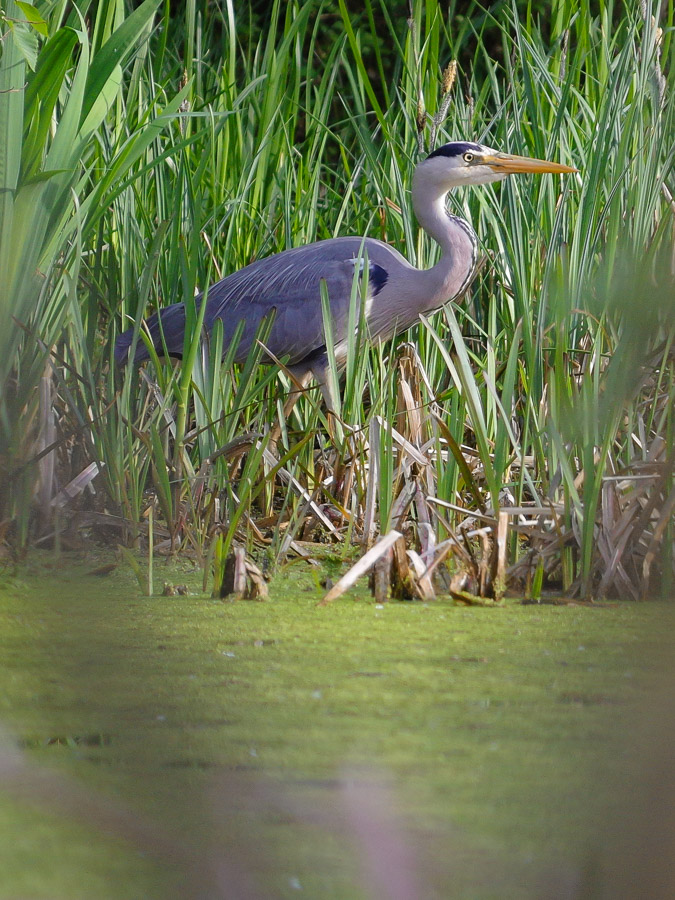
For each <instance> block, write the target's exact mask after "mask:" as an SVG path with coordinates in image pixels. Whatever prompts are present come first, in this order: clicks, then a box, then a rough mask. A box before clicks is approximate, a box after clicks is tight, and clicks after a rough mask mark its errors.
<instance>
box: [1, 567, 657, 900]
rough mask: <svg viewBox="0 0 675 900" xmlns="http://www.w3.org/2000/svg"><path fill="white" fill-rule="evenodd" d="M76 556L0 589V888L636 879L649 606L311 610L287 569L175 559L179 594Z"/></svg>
mask: <svg viewBox="0 0 675 900" xmlns="http://www.w3.org/2000/svg"><path fill="white" fill-rule="evenodd" d="M95 565H96V564H95V563H94V562H92V561H91V560H89V561H86V560H84V561H80V560H77V559H68V558H66V559H61V560H59V561H53V560H51V558H50V557H46V561H44V560H41V559H40V558H37V557H36V558H34V559H33V560H31V563H30V564H29V565H28V566H27V567H26V568H25V570H23V571H22V573H21V574H20V575H19V576H16V577H12V578H9V577H6V578H5V580H4V583H3V584H2V586H0V722H1V723H2V727H3V729H4V733H3V735H2V740H1V741H0V775H1V776H2V781H1V788H2V789H1V790H0V897H1V898H7V900H9V898H12V900H14V898H23V897H31V898H51V900H60V898H69V900H70V898H100V900H105V898H111V900H112V898H114V900H126V898H168V897H180V898H191V897H199V898H221V897H223V898H225V897H227V898H235V900H246V898H277V897H279V898H286V897H303V896H304V897H308V898H336V900H342V898H349V900H351V898H393V900H398V898H400V900H404V898H405V900H416V898H419V900H425V898H467V900H481V898H493V897H494V898H510V897H513V898H535V897H536V898H539V897H547V898H548V897H551V898H558V897H561V898H562V897H582V896H583V897H596V896H597V897H599V896H612V897H615V896H620V895H621V890H617V884H619V885H620V886H621V885H624V886H626V891H628V892H627V893H625V894H624V896H627V897H628V896H632V895H631V893H630V892H629V891H630V889H629V888H628V887H627V885H628V884H629V879H630V878H631V877H634V876H635V877H637V875H635V873H638V874H639V877H640V879H641V882H640V883H641V884H643V885H644V884H645V883H646V882H645V878H647V877H652V874H653V873H652V869H653V868H654V867H653V866H651V856H652V855H653V854H657V849H658V848H657V847H656V844H655V843H654V839H653V836H652V835H651V833H649V828H648V827H646V828H643V819H644V820H649V819H650V818H652V819H653V818H654V816H657V817H658V815H659V812H658V805H659V802H661V799H662V798H661V797H660V796H659V794H660V790H659V791H656V792H654V789H653V785H652V782H653V781H654V778H655V775H654V773H655V772H659V773H660V768H659V767H660V765H661V762H662V760H661V758H660V754H661V750H660V749H659V748H660V746H661V744H665V745H666V746H668V742H669V740H670V739H669V737H668V735H667V733H666V729H664V728H662V727H661V724H662V723H664V722H666V720H667V719H668V715H667V714H666V712H660V711H659V710H658V709H656V712H654V708H655V707H657V706H658V703H662V702H665V703H668V702H669V701H667V700H666V701H663V700H658V701H657V700H656V699H655V698H656V697H660V696H661V691H662V687H663V682H664V678H665V677H666V676H665V674H664V658H665V656H666V655H667V652H668V650H669V644H670V639H671V634H672V627H671V626H672V620H673V615H672V610H671V608H670V606H669V605H667V604H660V603H646V604H629V603H617V604H607V605H594V606H591V605H579V606H523V605H520V604H518V603H517V602H515V601H511V602H508V603H507V604H506V605H505V606H504V607H503V608H498V609H478V608H461V607H457V606H453V605H452V603H451V602H450V601H443V600H440V601H438V602H436V603H434V604H433V605H431V604H429V605H425V604H421V603H397V602H392V603H389V604H386V605H380V606H378V605H376V604H375V603H374V602H373V601H372V600H370V599H368V598H367V597H366V596H365V594H363V593H361V594H353V595H351V597H347V598H343V599H341V600H339V601H337V602H335V603H334V604H333V605H331V606H328V607H326V608H317V606H316V602H317V600H318V599H319V598H320V589H319V588H318V587H317V585H316V581H315V579H313V578H312V577H311V575H310V574H309V573H307V572H305V571H303V570H302V569H301V568H299V567H298V566H297V565H295V566H291V567H289V568H288V569H287V570H286V572H285V573H282V575H281V576H280V577H279V578H277V580H276V581H275V582H274V583H273V585H272V591H271V593H272V599H270V600H269V601H267V602H264V603H261V602H245V601H240V602H237V603H224V602H222V601H216V600H212V599H210V598H209V597H207V596H205V595H203V594H200V593H198V592H197V588H196V585H197V583H198V580H199V579H198V577H197V576H194V577H192V578H191V577H190V575H189V573H188V574H186V573H184V572H176V571H175V570H174V571H172V572H171V574H170V575H169V576H167V578H168V580H171V581H173V582H175V581H177V580H182V581H187V582H188V583H189V584H190V585H191V586H192V589H193V593H191V594H190V595H188V596H173V597H160V596H156V597H152V598H147V597H141V596H140V595H139V591H138V587H137V586H136V585H135V584H134V582H133V581H132V579H131V578H130V577H128V576H127V575H126V574H125V573H123V572H119V571H115V572H113V573H111V574H109V575H106V576H97V575H93V574H89V573H90V572H91V570H92V569H94V568H95ZM158 577H159V578H161V577H162V571H161V569H160V572H159V573H158ZM355 597H358V598H359V599H358V602H355V599H354V598H355ZM671 708H672V707H671ZM654 723H656V724H654ZM659 777H661V775H660V774H659ZM667 790H668V786H667V785H665V787H663V791H664V792H665V794H667ZM671 799H672V797H671V798H668V802H669V803H670V800H671ZM671 805H672V804H671ZM645 808H646V809H647V812H648V814H646V813H645V812H644V809H645ZM657 830H658V832H659V834H660V833H662V831H663V829H661V828H660V827H659V828H658V829H657ZM666 830H667V829H666ZM636 834H639V839H636V837H635V835H636ZM657 843H658V842H657ZM645 847H648V848H651V849H647V850H645ZM626 848H628V849H626ZM657 855H658V854H657ZM617 861H618V862H617ZM657 868H658V866H657ZM619 870H620V871H621V872H622V873H623V874H622V875H621V877H620V878H618V879H617V871H619ZM645 872H649V873H650V874H649V875H648V876H647V875H645ZM653 877H654V878H655V879H656V878H657V877H660V876H658V873H657V874H656V875H653ZM640 896H659V895H658V894H656V893H655V894H653V895H650V894H647V893H645V894H640ZM664 896H665V895H664Z"/></svg>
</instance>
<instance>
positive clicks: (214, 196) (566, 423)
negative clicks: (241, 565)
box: [0, 0, 675, 598]
mask: <svg viewBox="0 0 675 900" xmlns="http://www.w3.org/2000/svg"><path fill="white" fill-rule="evenodd" d="M132 6H133V5H131V4H128V5H125V4H123V3H118V2H106V0H101V2H98V3H88V2H86V3H78V4H76V5H74V6H73V5H71V4H68V3H65V2H55V3H49V4H47V3H36V4H35V5H34V6H30V5H29V4H27V3H21V4H17V3H14V2H8V3H6V4H5V5H4V9H3V19H2V26H1V27H2V57H1V59H0V125H1V126H2V127H1V128H0V156H1V159H2V172H3V178H4V179H5V183H4V187H3V192H2V197H1V203H2V219H1V222H0V261H1V266H2V272H3V277H2V286H1V290H2V295H1V296H2V300H1V304H0V313H1V315H2V320H3V331H2V335H1V336H0V360H1V362H0V404H1V409H0V429H1V430H2V440H1V443H0V466H1V467H2V478H1V486H0V529H1V532H0V539H2V541H3V543H4V544H5V546H6V547H10V548H12V550H11V552H12V553H14V554H16V553H21V552H22V549H23V548H25V547H26V546H28V545H30V544H35V543H38V544H40V543H41V544H42V545H48V546H49V545H52V544H53V543H54V542H56V543H57V544H58V543H59V542H61V543H62V544H63V545H64V546H67V545H69V543H70V544H71V545H72V542H73V541H75V542H77V541H87V540H97V539H99V540H100V539H103V540H105V541H106V542H107V543H110V542H113V543H114V544H118V543H119V544H121V545H124V546H127V547H128V546H135V547H137V548H141V549H143V550H145V548H146V547H147V541H148V537H149V529H150V525H149V523H151V526H152V530H153V537H154V544H155V548H156V549H157V548H159V550H160V551H161V550H162V549H164V550H166V549H169V550H170V551H171V552H178V553H189V554H191V555H192V556H194V557H196V558H197V559H198V560H199V561H200V564H201V565H202V566H203V567H204V570H205V572H206V573H207V575H208V576H209V577H210V573H211V570H212V568H213V561H214V559H216V560H218V559H224V558H226V557H227V556H228V554H229V553H230V551H231V549H232V546H233V545H234V544H236V543H239V544H241V545H243V546H245V548H246V550H247V553H248V554H249V555H252V556H254V557H257V558H258V560H259V561H260V560H262V559H263V558H264V563H265V566H266V567H269V568H271V569H274V568H275V567H276V566H278V565H279V564H282V563H283V562H284V561H285V560H287V559H288V558H289V556H291V557H292V556H293V555H294V553H295V552H296V550H297V548H298V541H299V540H303V539H304V540H305V541H309V542H312V541H319V540H321V541H324V540H327V541H333V542H336V543H343V544H347V545H351V544H354V543H355V544H356V545H357V546H360V547H362V548H363V549H364V550H365V549H367V548H368V547H369V546H370V545H371V544H372V543H373V542H375V541H377V540H378V537H379V536H383V535H386V534H387V533H388V532H390V531H391V530H392V529H394V528H395V529H397V530H398V531H399V532H400V533H401V534H403V535H404V539H405V544H406V547H407V549H408V550H410V551H411V552H412V553H413V554H414V555H415V556H414V557H413V563H416V564H417V568H415V565H412V572H413V575H412V576H411V577H412V579H413V582H414V585H413V590H412V592H413V594H415V593H416V594H417V595H425V591H426V590H427V588H425V586H424V585H425V584H426V583H427V582H430V578H429V577H428V576H429V574H430V567H433V571H434V577H435V578H436V579H437V580H436V582H434V583H433V584H431V585H430V587H429V590H431V591H432V592H434V591H439V590H441V591H444V590H448V589H449V588H453V587H454V588H457V587H458V586H459V587H460V588H463V589H466V590H467V591H468V592H469V593H473V594H483V595H488V596H489V595H492V596H494V595H495V593H496V594H497V595H501V593H502V591H503V589H504V587H505V586H506V585H508V586H509V587H511V588H513V589H515V590H517V591H520V592H525V593H526V594H528V595H530V596H540V594H541V592H542V590H546V589H547V588H554V589H557V590H562V591H564V592H565V593H566V594H567V595H575V594H576V595H583V596H605V595H619V596H622V597H633V598H638V597H642V596H646V595H647V594H649V593H653V592H654V591H656V592H662V593H663V594H664V595H668V594H669V592H670V591H671V588H672V558H673V554H672V540H673V529H672V512H673V505H674V504H675V493H674V492H673V481H672V468H673V451H672V448H673V435H672V429H673V393H674V390H675V388H674V384H673V355H672V349H673V334H674V332H673V321H674V320H673V315H674V312H673V298H674V297H675V291H674V290H673V271H672V237H673V227H674V220H673V211H674V209H675V207H674V205H673V197H672V192H673V183H672V163H673V149H674V148H673V107H674V101H673V91H672V86H671V84H670V82H669V79H668V73H669V71H670V62H671V59H672V52H673V41H672V25H673V22H672V17H673V8H672V4H661V5H660V6H658V7H657V6H656V5H653V4H650V3H641V4H638V5H637V6H630V5H626V6H623V5H621V6H615V5H614V4H612V3H603V4H600V5H599V6H596V5H595V4H591V3H590V2H582V3H581V4H580V5H579V4H577V3H571V2H563V0H558V2H555V3H553V4H552V5H551V6H550V9H549V7H548V5H547V7H546V10H543V9H542V11H541V12H540V13H539V14H535V12H533V11H532V8H531V7H529V6H526V5H522V4H514V5H513V6H510V5H508V4H502V3H497V4H495V5H494V6H492V7H490V8H489V9H488V10H487V11H486V10H484V9H482V8H480V7H479V6H478V5H473V4H471V3H468V4H464V5H461V6H460V5H456V4H451V7H450V14H449V15H446V10H445V7H443V6H442V5H441V4H438V3H436V2H427V3H421V2H419V3H418V2H414V3H412V4H411V5H410V9H409V13H410V14H409V16H406V15H405V14H401V13H402V12H406V11H408V7H407V5H405V4H399V5H398V6H396V5H394V6H392V5H391V4H388V3H384V2H382V3H379V2H373V0H368V2H367V3H366V4H365V5H364V6H363V8H361V7H359V10H358V12H356V11H355V10H354V9H352V8H351V7H350V6H349V4H347V3H346V2H343V0H340V2H338V3H321V2H290V3H281V2H275V3H272V4H271V6H270V9H269V14H268V15H265V16H264V18H261V11H260V9H258V7H257V6H256V5H255V4H253V5H252V6H251V7H250V9H249V11H248V12H247V11H246V7H245V6H242V5H238V6H237V7H236V8H235V5H234V4H232V3H231V2H225V3H224V4H222V5H216V4H212V3H206V2H204V3H201V2H197V0H191V2H189V3H187V4H180V5H178V6H179V7H180V8H172V7H173V6H175V5H172V4H165V5H161V6H160V4H159V2H158V0H146V2H143V3H141V4H139V5H138V6H137V7H136V8H135V9H133V8H132ZM398 7H401V9H399V8H398ZM457 138H466V139H478V140H481V141H483V142H484V143H486V144H488V145H491V146H494V147H498V148H500V149H508V150H509V151H511V152H515V153H522V154H527V155H531V156H539V157H544V158H554V159H560V160H564V161H566V162H571V163H573V164H574V165H576V166H577V167H578V169H579V171H580V174H579V175H578V176H575V177H574V178H568V180H566V181H563V180H561V179H559V178H558V177H551V176H549V177H547V178H546V179H539V180H536V179H533V178H529V179H523V180H520V181H515V180H514V179H511V180H509V181H508V182H505V183H504V184H502V185H501V186H498V187H496V188H492V187H484V188H482V189H473V190H470V191H467V192H461V191H459V192H456V193H455V194H454V195H453V196H452V198H451V205H452V209H453V211H454V212H457V213H459V214H462V215H465V216H466V217H468V218H470V219H471V221H472V222H473V225H474V227H475V229H476V231H477V233H478V236H479V240H480V250H481V256H482V264H481V268H480V274H479V275H478V277H477V278H476V279H475V281H474V282H473V284H472V286H471V288H470V290H469V291H468V292H467V293H466V295H465V296H464V297H462V298H461V299H459V300H458V302H457V303H455V304H452V305H451V306H448V307H446V308H445V309H444V310H443V311H441V312H439V313H438V314H436V315H434V316H433V317H432V318H431V319H430V320H428V321H424V322H420V324H419V325H418V326H417V327H416V328H414V329H412V330H411V332H410V333H409V334H408V335H407V336H404V337H406V339H405V340H403V339H398V340H396V341H393V342H389V343H387V344H386V345H378V346H374V347H369V348H367V347H366V342H365V337H366V336H365V335H364V334H363V333H362V330H359V329H358V328H355V330H354V336H353V340H352V341H351V345H350V347H349V353H348V358H347V364H346V370H345V371H344V372H342V373H340V372H337V371H333V373H332V377H333V378H334V380H335V382H336V384H339V396H340V404H339V410H338V412H339V418H340V422H339V423H338V424H337V426H336V427H335V429H334V432H335V433H334V435H333V437H332V438H329V437H328V436H327V427H326V426H327V422H326V417H325V411H324V410H323V409H322V407H321V404H320V400H319V393H318V391H316V390H310V391H308V392H307V393H306V395H305V396H304V397H303V399H302V401H301V402H300V403H299V404H298V406H297V407H296V409H295V410H294V412H293V413H292V415H290V416H289V418H288V419H286V418H285V417H284V414H283V401H284V399H285V397H286V396H287V394H288V392H289V391H290V390H291V388H292V384H291V383H290V381H289V379H288V377H287V376H286V375H285V374H284V372H283V371H280V370H279V369H277V368H274V367H272V368H265V367H260V366H258V365H257V362H258V360H259V358H260V355H261V354H262V349H261V348H258V349H257V350H254V351H253V352H252V353H251V355H250V358H249V360H248V361H247V363H246V364H245V365H234V364H233V363H232V362H231V358H232V357H231V355H228V354H227V353H226V354H225V358H224V362H223V363H222V364H221V363H220V357H221V352H222V346H221V340H222V338H221V336H220V335H219V333H218V331H217V330H216V331H214V333H213V334H212V335H211V339H210V341H209V342H208V343H203V342H200V339H199V337H200V335H199V323H198V317H197V316H196V315H194V316H192V317H190V316H188V320H189V321H188V325H190V322H192V325H191V326H190V327H188V329H187V334H186V337H185V347H184V354H183V362H182V365H180V366H178V367H176V366H175V365H172V364H171V362H170V361H164V360H157V359H155V360H153V362H152V363H151V364H149V365H148V366H147V367H146V368H144V369H143V370H142V371H141V372H140V373H139V372H137V371H134V370H133V368H132V367H129V368H128V369H126V370H125V371H123V372H119V371H116V369H115V366H114V364H113V361H112V348H113V344H114V340H115V337H116V336H117V334H118V333H119V332H120V331H121V330H124V329H125V328H127V327H128V326H129V325H130V324H133V323H137V324H139V326H140V322H141V319H142V317H143V316H145V315H148V314H149V313H150V312H151V311H152V310H154V309H156V308H158V307H160V306H164V305H167V304H170V303H173V302H176V301H179V300H184V299H185V298H192V297H193V296H194V295H195V292H196V291H197V290H199V289H203V288H204V287H205V286H206V285H207V284H209V283H210V282H213V281H214V280H216V279H217V278H218V277H220V276H221V275H223V274H227V273H229V272H232V271H234V270H236V269H238V268H240V267H242V266H244V265H246V264H247V263H248V262H250V261H251V260H253V259H258V258H260V257H262V256H265V255H267V254H270V253H273V252H275V251H278V250H282V249H285V248H288V247H291V246H295V245H298V244H302V243H305V242H309V241H313V240H316V239H320V238H325V237H331V236H335V235H344V234H355V235H363V234H369V235H373V236H375V237H380V238H383V239H384V240H386V241H389V242H390V243H391V244H392V245H394V246H395V247H396V248H397V249H399V250H400V251H402V252H403V253H404V255H405V256H406V257H407V258H408V259H410V260H411V261H412V262H414V263H415V264H416V265H418V266H421V267H426V266H429V265H431V264H432V263H433V262H434V259H435V257H436V253H437V248H436V246H435V245H434V244H433V242H432V241H430V240H429V239H428V238H426V237H425V236H424V234H423V233H422V232H420V231H419V230H418V228H417V225H416V223H415V221H414V217H413V215H412V212H411V209H410V202H409V190H408V189H409V183H410V176H411V172H412V169H413V167H414V163H415V161H416V160H417V159H418V157H419V154H420V153H421V152H422V153H424V152H428V151H429V149H431V148H432V147H433V146H435V145H437V144H438V143H439V142H441V141H443V140H448V139H457ZM521 178H522V176H521ZM140 339H142V338H140ZM328 343H329V346H330V340H328ZM277 423H278V424H279V425H280V427H281V438H280V441H279V442H278V444H277V445H276V446H274V447H272V446H270V443H269V435H270V429H271V427H272V426H273V425H274V424H277ZM500 514H501V520H502V537H503V540H502V541H497V540H496V538H495V535H496V532H497V530H498V522H499V521H500ZM500 543H501V544H502V551H501V557H500V559H499V560H498V558H497V557H498V556H500V554H499V553H498V552H497V547H498V544H500ZM308 552H309V553H310V555H311V549H310V551H308ZM448 564H449V572H450V574H449V575H447V576H445V577H441V578H440V581H439V580H438V578H439V576H443V573H444V571H445V568H446V565H448ZM215 568H216V570H217V572H216V577H219V576H218V571H220V569H219V566H218V565H216V566H215ZM453 574H454V575H455V576H456V579H458V580H456V581H455V582H452V578H451V576H452V575H453ZM420 583H421V585H422V587H421V588H420Z"/></svg>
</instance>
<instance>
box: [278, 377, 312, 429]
mask: <svg viewBox="0 0 675 900" xmlns="http://www.w3.org/2000/svg"><path fill="white" fill-rule="evenodd" d="M289 372H290V373H291V374H292V375H293V378H294V379H295V381H296V382H297V385H293V387H292V388H291V392H290V394H289V395H288V399H287V400H286V402H285V403H284V419H288V417H289V416H290V414H291V413H292V412H293V407H294V406H295V404H296V403H297V402H298V399H299V398H300V395H301V394H302V392H303V391H304V390H305V388H306V387H307V385H308V384H309V382H310V381H311V379H312V371H311V369H304V370H302V369H301V370H298V369H295V368H291V367H289ZM280 436H281V422H277V424H276V425H274V426H273V427H272V429H271V431H270V442H271V443H272V444H276V443H277V442H278V440H279V438H280Z"/></svg>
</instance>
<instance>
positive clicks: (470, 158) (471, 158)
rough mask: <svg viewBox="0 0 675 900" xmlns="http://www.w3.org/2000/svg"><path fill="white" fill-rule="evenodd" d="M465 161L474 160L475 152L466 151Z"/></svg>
mask: <svg viewBox="0 0 675 900" xmlns="http://www.w3.org/2000/svg"><path fill="white" fill-rule="evenodd" d="M464 162H466V163H470V162H473V153H465V154H464Z"/></svg>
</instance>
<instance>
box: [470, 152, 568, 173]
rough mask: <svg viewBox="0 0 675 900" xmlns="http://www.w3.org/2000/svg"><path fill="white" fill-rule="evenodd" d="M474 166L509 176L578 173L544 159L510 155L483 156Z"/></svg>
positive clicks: (561, 164)
mask: <svg viewBox="0 0 675 900" xmlns="http://www.w3.org/2000/svg"><path fill="white" fill-rule="evenodd" d="M476 164H478V165H482V166H490V168H491V169H493V170H494V171H495V172H504V173H505V174H507V175H511V174H512V173H515V172H555V173H563V172H578V171H579V170H578V169H574V168H572V166H565V165H563V163H556V162H548V161H547V160H545V159H530V157H529V156H512V155H511V154H510V153H495V154H487V153H486V154H485V156H483V157H482V158H481V159H478V158H476Z"/></svg>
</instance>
